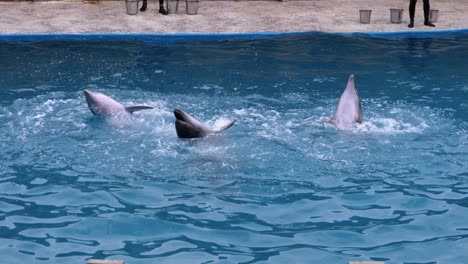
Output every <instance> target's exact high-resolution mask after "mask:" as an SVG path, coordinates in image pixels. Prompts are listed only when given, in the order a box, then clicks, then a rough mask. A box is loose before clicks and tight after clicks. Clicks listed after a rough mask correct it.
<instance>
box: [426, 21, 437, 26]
mask: <svg viewBox="0 0 468 264" xmlns="http://www.w3.org/2000/svg"><path fill="white" fill-rule="evenodd" d="M424 25H425V26H428V27H435V25H434V24H432V23H431V22H429V21H424Z"/></svg>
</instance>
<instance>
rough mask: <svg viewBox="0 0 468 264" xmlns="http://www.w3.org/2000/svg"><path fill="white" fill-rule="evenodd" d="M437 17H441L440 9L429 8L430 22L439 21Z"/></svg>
mask: <svg viewBox="0 0 468 264" xmlns="http://www.w3.org/2000/svg"><path fill="white" fill-rule="evenodd" d="M437 19H439V10H437V9H431V10H429V22H437Z"/></svg>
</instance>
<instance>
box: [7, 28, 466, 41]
mask: <svg viewBox="0 0 468 264" xmlns="http://www.w3.org/2000/svg"><path fill="white" fill-rule="evenodd" d="M327 34H328V35H339V36H353V37H370V38H385V39H404V38H432V37H454V36H460V35H467V34H468V28H460V29H449V30H408V31H391V32H321V31H307V32H254V33H175V34H170V33H169V34H168V33H165V34H159V33H157V34H152V33H151V34H150V33H143V34H142V33H86V34H0V41H3V42H17V41H20V42H40V41H51V40H55V41H97V42H101V41H105V42H109V41H136V42H150V43H154V42H157V43H168V44H170V43H174V42H192V41H229V40H257V39H267V38H275V37H283V36H285V37H286V36H313V35H327Z"/></svg>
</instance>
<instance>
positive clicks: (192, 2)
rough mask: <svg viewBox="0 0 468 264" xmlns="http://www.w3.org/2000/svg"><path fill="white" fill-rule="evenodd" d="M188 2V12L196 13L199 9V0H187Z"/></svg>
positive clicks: (190, 13) (189, 13)
mask: <svg viewBox="0 0 468 264" xmlns="http://www.w3.org/2000/svg"><path fill="white" fill-rule="evenodd" d="M186 1H187V2H186V3H187V14H188V15H196V14H197V11H198V0H186Z"/></svg>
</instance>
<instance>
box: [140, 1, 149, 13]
mask: <svg viewBox="0 0 468 264" xmlns="http://www.w3.org/2000/svg"><path fill="white" fill-rule="evenodd" d="M147 5H148V0H143V5H142V6H141V8H140V11H141V12H145V11H146V6H147Z"/></svg>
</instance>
